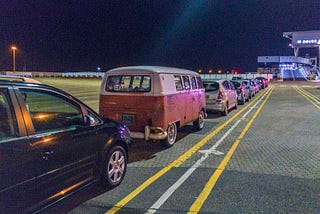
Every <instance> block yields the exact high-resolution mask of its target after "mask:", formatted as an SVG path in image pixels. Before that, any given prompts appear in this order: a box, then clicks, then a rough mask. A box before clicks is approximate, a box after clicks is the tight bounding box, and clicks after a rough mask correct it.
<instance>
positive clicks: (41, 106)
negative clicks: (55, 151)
mask: <svg viewBox="0 0 320 214" xmlns="http://www.w3.org/2000/svg"><path fill="white" fill-rule="evenodd" d="M21 93H22V95H23V97H24V99H25V103H26V107H27V109H28V110H29V113H30V116H31V120H32V123H33V126H34V129H35V133H43V132H50V131H55V130H60V129H67V128H71V127H74V126H76V125H84V121H83V115H82V112H81V108H80V106H77V104H75V103H71V102H69V101H67V100H66V99H65V98H64V97H63V96H60V95H58V94H54V93H51V92H48V91H42V90H30V89H21Z"/></svg>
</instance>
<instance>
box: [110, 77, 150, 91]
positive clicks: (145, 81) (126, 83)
mask: <svg viewBox="0 0 320 214" xmlns="http://www.w3.org/2000/svg"><path fill="white" fill-rule="evenodd" d="M106 91H112V92H150V91H151V77H150V76H145V75H119V76H109V77H108V79H107V83H106Z"/></svg>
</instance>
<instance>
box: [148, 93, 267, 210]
mask: <svg viewBox="0 0 320 214" xmlns="http://www.w3.org/2000/svg"><path fill="white" fill-rule="evenodd" d="M271 88H272V87H270V88H269V90H268V91H267V93H265V94H264V95H263V96H262V97H260V99H259V100H258V101H257V102H256V103H255V104H254V105H253V106H252V107H250V108H249V110H248V111H247V112H246V113H245V114H244V115H243V116H242V117H241V118H240V119H239V120H238V121H237V122H235V124H233V126H232V127H231V128H230V129H229V130H228V131H227V132H226V133H225V134H224V135H223V136H222V137H221V138H220V139H219V140H218V141H217V142H216V143H215V144H214V145H213V146H212V147H211V148H210V149H208V150H201V151H199V152H201V153H203V155H202V156H201V158H200V159H199V160H198V161H197V162H196V163H195V164H193V166H191V167H190V168H189V169H188V170H187V171H186V172H185V173H184V174H183V175H182V176H181V177H180V178H179V179H178V180H177V181H176V182H175V183H174V184H173V185H172V186H171V187H170V188H169V189H168V190H167V191H166V192H165V193H163V194H162V196H161V197H160V198H159V199H158V200H157V201H156V202H155V203H154V204H153V205H152V206H151V207H150V208H149V209H148V210H147V212H145V214H154V213H156V212H157V210H158V209H159V208H160V207H161V206H162V205H163V204H164V203H165V202H166V201H167V200H168V198H169V197H170V196H171V195H172V194H173V193H174V192H175V191H176V190H177V189H178V188H179V187H180V186H181V185H182V184H183V183H184V182H185V181H186V180H187V179H188V178H189V177H190V175H191V174H192V173H193V172H194V171H195V170H196V169H197V168H198V167H199V166H201V164H202V163H203V162H204V161H205V160H206V159H207V157H209V155H210V154H214V153H219V151H217V150H216V148H217V147H218V146H219V145H220V144H221V143H222V142H223V140H224V139H225V138H226V137H227V136H229V134H230V133H231V132H232V131H233V129H235V128H236V127H237V126H238V125H239V123H240V122H241V120H242V118H245V117H246V116H247V115H248V114H249V113H250V112H251V111H252V110H253V109H254V108H255V107H256V106H257V105H258V104H259V103H260V102H261V101H262V100H263V98H264V97H265V96H266V95H267V94H268V93H269V91H270V90H271Z"/></svg>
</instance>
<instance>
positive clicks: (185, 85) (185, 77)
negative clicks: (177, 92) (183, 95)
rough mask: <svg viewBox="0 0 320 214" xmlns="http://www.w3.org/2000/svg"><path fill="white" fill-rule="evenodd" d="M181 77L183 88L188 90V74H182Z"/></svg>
mask: <svg viewBox="0 0 320 214" xmlns="http://www.w3.org/2000/svg"><path fill="white" fill-rule="evenodd" d="M182 79H183V84H184V89H185V90H190V81H189V77H188V76H182Z"/></svg>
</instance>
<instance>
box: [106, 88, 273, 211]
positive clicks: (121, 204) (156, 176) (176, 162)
mask: <svg viewBox="0 0 320 214" xmlns="http://www.w3.org/2000/svg"><path fill="white" fill-rule="evenodd" d="M272 90H273V89H272ZM265 93H267V92H264V93H260V94H259V95H258V96H257V97H256V98H255V101H256V100H258V99H259V98H260V97H261V96H263V95H264V94H265ZM270 94H271V92H270V93H269V95H268V97H269V96H270ZM253 103H254V102H251V103H249V104H248V105H247V106H245V107H244V108H243V109H241V110H240V111H238V112H237V113H236V114H235V115H233V116H232V117H231V118H230V119H228V120H227V121H226V122H224V123H223V124H222V125H220V126H219V127H217V128H216V129H215V130H214V131H212V132H211V133H210V134H208V135H207V136H205V137H204V138H203V139H202V140H200V141H199V142H198V143H196V144H195V145H194V146H193V147H191V148H190V149H189V150H188V151H186V152H185V153H184V154H182V155H181V156H180V157H179V158H177V159H176V160H174V161H173V162H171V163H170V164H169V165H167V166H166V167H164V168H162V169H161V170H160V171H158V172H157V173H156V174H154V175H153V176H151V177H150V178H148V179H147V180H146V181H145V182H144V183H142V184H141V185H140V186H138V187H137V188H136V189H135V190H133V191H132V192H131V193H129V194H128V195H127V196H126V197H124V198H123V199H122V200H120V201H119V202H117V203H116V204H115V205H114V206H113V207H112V208H111V209H109V210H108V211H107V212H106V214H112V213H116V212H117V211H119V210H120V209H121V208H122V207H124V206H125V205H126V204H127V203H128V202H130V201H131V200H132V199H133V198H135V197H136V196H137V195H138V194H139V193H140V192H142V191H143V190H144V189H146V188H147V187H148V186H150V185H151V184H152V183H153V182H155V181H156V180H157V179H159V178H160V177H161V176H163V175H164V174H165V173H167V172H168V171H169V170H171V169H172V168H174V167H178V166H180V165H181V164H182V163H183V162H185V161H186V160H187V159H188V158H189V157H191V156H192V155H193V154H194V153H196V152H197V151H198V150H199V149H200V148H201V147H202V146H203V145H205V144H206V143H207V142H208V141H209V140H210V139H211V138H212V137H214V136H215V135H216V134H217V133H218V132H220V131H221V130H222V129H223V128H224V127H226V126H227V125H228V124H229V123H231V122H232V121H233V120H235V119H236V118H237V117H238V116H239V115H240V114H241V113H243V112H244V111H245V110H246V109H248V108H249V107H250V106H251V105H252V104H253ZM261 108H262V107H261ZM259 109H260V108H259ZM256 115H257V114H256ZM251 123H252V122H251ZM241 138H242V137H241ZM229 153H230V152H229ZM229 153H228V154H229ZM228 154H227V155H226V156H228ZM232 154H233V152H232V153H231V154H229V156H230V155H231V156H232ZM231 156H230V157H229V159H230V158H231ZM219 168H220V167H219ZM221 173H222V172H221ZM221 173H220V174H221Z"/></svg>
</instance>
